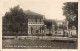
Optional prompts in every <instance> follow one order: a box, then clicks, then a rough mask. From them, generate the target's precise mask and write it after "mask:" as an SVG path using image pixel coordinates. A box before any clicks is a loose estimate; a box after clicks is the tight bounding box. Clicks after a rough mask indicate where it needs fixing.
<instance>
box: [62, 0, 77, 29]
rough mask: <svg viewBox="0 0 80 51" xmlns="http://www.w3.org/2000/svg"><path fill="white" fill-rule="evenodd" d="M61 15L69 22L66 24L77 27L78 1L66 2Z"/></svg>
mask: <svg viewBox="0 0 80 51" xmlns="http://www.w3.org/2000/svg"><path fill="white" fill-rule="evenodd" d="M63 15H65V16H66V19H67V21H68V22H69V23H68V24H69V25H68V26H69V27H71V25H74V26H75V27H76V29H78V2H66V3H64V7H63Z"/></svg>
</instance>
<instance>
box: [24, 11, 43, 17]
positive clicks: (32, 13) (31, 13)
mask: <svg viewBox="0 0 80 51" xmlns="http://www.w3.org/2000/svg"><path fill="white" fill-rule="evenodd" d="M24 13H25V14H27V15H37V16H43V15H41V14H38V13H35V12H33V11H30V10H27V11H24Z"/></svg>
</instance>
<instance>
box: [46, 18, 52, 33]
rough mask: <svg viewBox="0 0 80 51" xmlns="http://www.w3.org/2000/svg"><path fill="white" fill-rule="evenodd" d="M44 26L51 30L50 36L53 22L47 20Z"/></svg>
mask: <svg viewBox="0 0 80 51" xmlns="http://www.w3.org/2000/svg"><path fill="white" fill-rule="evenodd" d="M44 24H45V25H46V28H47V29H49V34H50V31H51V28H52V20H49V19H45V20H44Z"/></svg>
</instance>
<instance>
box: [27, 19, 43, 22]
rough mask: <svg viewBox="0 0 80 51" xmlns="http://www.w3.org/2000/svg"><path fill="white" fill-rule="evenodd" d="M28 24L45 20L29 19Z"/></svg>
mask: <svg viewBox="0 0 80 51" xmlns="http://www.w3.org/2000/svg"><path fill="white" fill-rule="evenodd" d="M28 22H43V19H28Z"/></svg>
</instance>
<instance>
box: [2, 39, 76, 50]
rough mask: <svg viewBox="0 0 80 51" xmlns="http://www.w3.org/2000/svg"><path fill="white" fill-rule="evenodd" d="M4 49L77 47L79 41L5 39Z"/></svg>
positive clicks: (3, 42) (3, 41)
mask: <svg viewBox="0 0 80 51" xmlns="http://www.w3.org/2000/svg"><path fill="white" fill-rule="evenodd" d="M2 48H3V49H77V42H60V41H58V42H57V41H51V40H38V39H35V40H31V39H3V40H2Z"/></svg>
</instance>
